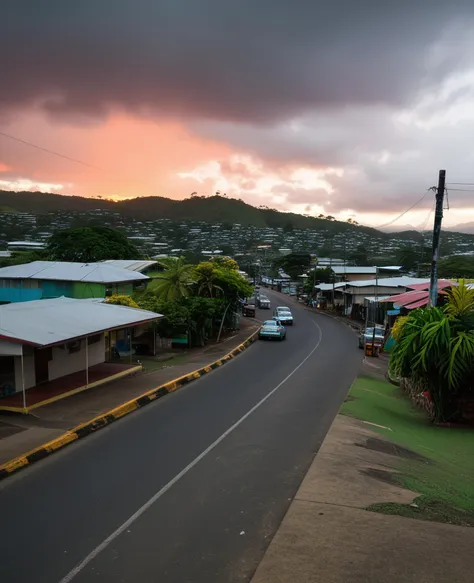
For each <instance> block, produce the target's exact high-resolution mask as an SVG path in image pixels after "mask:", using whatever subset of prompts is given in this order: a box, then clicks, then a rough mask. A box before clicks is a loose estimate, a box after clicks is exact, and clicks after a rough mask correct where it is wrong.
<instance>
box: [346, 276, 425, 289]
mask: <svg viewBox="0 0 474 583" xmlns="http://www.w3.org/2000/svg"><path fill="white" fill-rule="evenodd" d="M429 281H430V280H429V279H426V278H418V277H408V276H401V277H382V278H381V277H379V278H378V279H377V280H375V279H364V280H362V281H348V282H347V283H346V285H347V287H375V285H376V284H377V285H378V287H405V288H407V287H409V286H410V285H412V284H415V283H426V282H428V283H429Z"/></svg>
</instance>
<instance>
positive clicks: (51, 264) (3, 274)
mask: <svg viewBox="0 0 474 583" xmlns="http://www.w3.org/2000/svg"><path fill="white" fill-rule="evenodd" d="M0 279H43V280H48V281H84V282H88V283H121V282H125V281H138V280H145V279H149V278H148V276H146V275H144V274H143V273H138V272H136V271H130V270H129V269H121V268H119V267H114V266H113V265H107V264H106V263H104V262H100V263H73V262H70V261H33V262H31V263H25V264H24V265H12V266H10V267H2V268H0Z"/></svg>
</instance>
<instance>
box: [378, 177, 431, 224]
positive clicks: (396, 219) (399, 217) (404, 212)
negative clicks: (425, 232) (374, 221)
mask: <svg viewBox="0 0 474 583" xmlns="http://www.w3.org/2000/svg"><path fill="white" fill-rule="evenodd" d="M434 190H436V187H435V186H431V187H430V188H427V189H426V192H425V194H424V195H423V196H422V197H421V198H420V199H419V200H417V201H416V202H415V203H414V204H412V205H411V207H409V208H407V210H406V211H403V213H401V214H400V215H398V217H396V218H394V219H393V220H391V221H389V222H388V223H384V224H383V225H379V226H378V227H375V228H376V229H383V228H384V227H388V226H389V225H393V223H396V222H397V221H398V219H401V218H402V217H403V216H405V215H406V214H407V213H408V212H410V211H411V210H412V209H413V208H415V207H416V205H417V204H420V202H422V201H423V200H424V199H425V198H426V195H427V194H428V192H430V191H431V192H432V191H434Z"/></svg>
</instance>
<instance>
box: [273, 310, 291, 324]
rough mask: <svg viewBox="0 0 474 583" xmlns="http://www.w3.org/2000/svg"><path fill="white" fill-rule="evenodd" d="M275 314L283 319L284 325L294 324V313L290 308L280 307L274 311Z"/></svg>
mask: <svg viewBox="0 0 474 583" xmlns="http://www.w3.org/2000/svg"><path fill="white" fill-rule="evenodd" d="M274 314H275V316H276V317H277V318H279V319H280V320H281V323H282V324H283V325H284V326H293V314H292V313H291V311H290V309H289V308H285V307H278V308H276V310H275V312H274Z"/></svg>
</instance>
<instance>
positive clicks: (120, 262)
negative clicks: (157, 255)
mask: <svg viewBox="0 0 474 583" xmlns="http://www.w3.org/2000/svg"><path fill="white" fill-rule="evenodd" d="M102 263H105V264H107V265H111V266H112V267H118V268H119V269H129V270H130V271H137V272H138V273H145V274H146V273H147V272H148V271H150V270H151V269H152V268H154V267H156V265H157V264H158V261H148V260H145V261H139V260H134V259H107V260H106V261H102Z"/></svg>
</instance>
